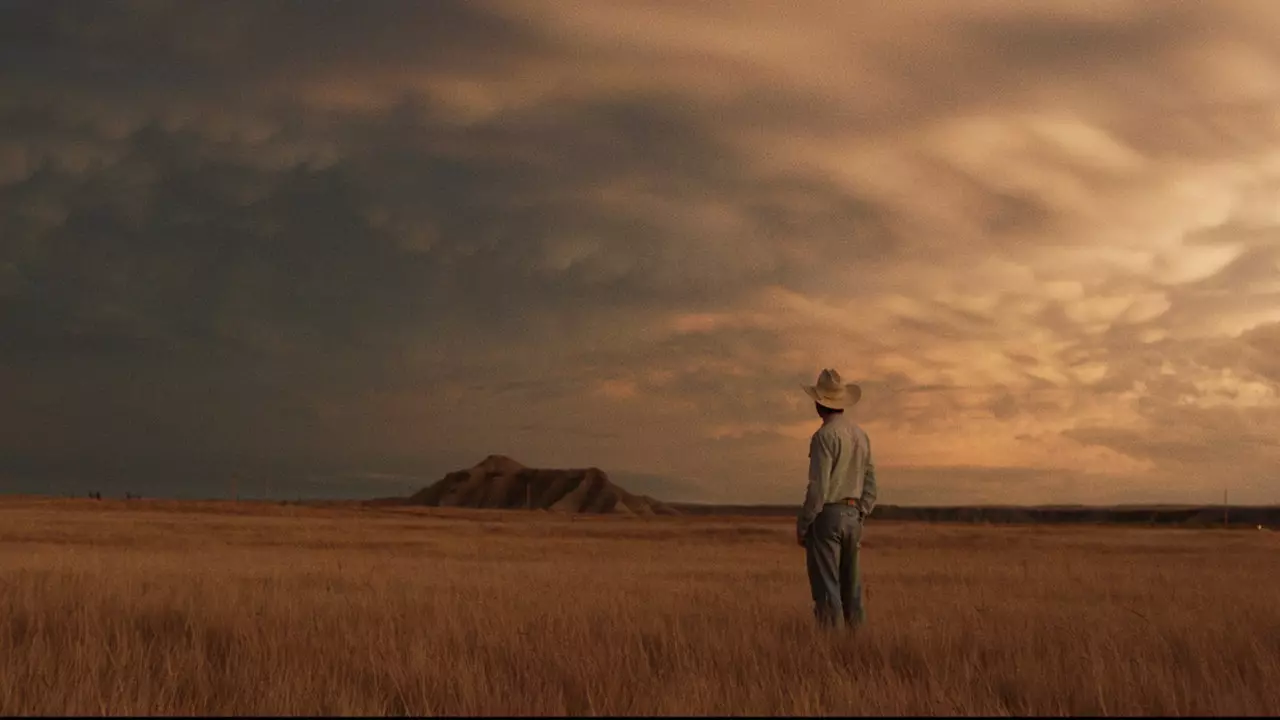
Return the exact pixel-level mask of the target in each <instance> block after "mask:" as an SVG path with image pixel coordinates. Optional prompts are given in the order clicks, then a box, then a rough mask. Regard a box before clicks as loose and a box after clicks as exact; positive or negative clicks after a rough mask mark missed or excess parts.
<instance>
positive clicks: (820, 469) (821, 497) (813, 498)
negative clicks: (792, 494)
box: [796, 433, 835, 535]
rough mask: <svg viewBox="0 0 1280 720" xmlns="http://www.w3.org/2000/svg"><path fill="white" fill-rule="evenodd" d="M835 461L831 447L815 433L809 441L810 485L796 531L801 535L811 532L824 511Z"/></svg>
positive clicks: (801, 508) (797, 521)
mask: <svg viewBox="0 0 1280 720" xmlns="http://www.w3.org/2000/svg"><path fill="white" fill-rule="evenodd" d="M834 461H835V458H834V457H832V453H831V448H829V447H828V446H827V444H826V443H824V442H823V441H822V436H821V435H820V434H817V433H815V434H814V436H813V439H812V440H810V441H809V487H808V489H806V490H805V494H804V504H803V505H802V506H801V507H800V516H799V517H798V518H796V532H797V533H798V534H800V535H804V534H806V533H808V532H809V526H810V525H812V524H813V521H814V519H815V518H817V517H818V513H820V512H822V505H823V503H824V502H825V501H826V497H827V488H828V486H829V485H830V483H831V468H832V466H833V465H834Z"/></svg>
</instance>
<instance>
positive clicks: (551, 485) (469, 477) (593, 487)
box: [409, 455, 678, 515]
mask: <svg viewBox="0 0 1280 720" xmlns="http://www.w3.org/2000/svg"><path fill="white" fill-rule="evenodd" d="M409 502H410V503H411V504H414V505H430V506H434V507H466V508H492V509H529V510H552V511H561V512H570V513H619V514H624V515H676V514H678V513H677V511H676V510H674V509H673V508H672V507H671V506H669V505H667V504H666V503H663V502H660V501H658V500H654V499H653V498H650V497H647V496H644V495H633V494H631V493H629V492H627V491H626V490H625V489H623V488H621V487H618V486H617V485H615V484H613V483H612V482H610V480H609V477H608V475H606V474H605V473H604V471H603V470H600V469H599V468H594V467H591V468H583V469H575V470H550V469H539V468H528V467H525V466H524V465H521V464H520V463H518V462H516V461H515V460H512V459H511V458H508V457H504V456H502V455H490V456H489V457H487V458H485V459H484V460H483V461H481V462H480V463H479V464H477V465H476V466H474V467H472V468H469V469H467V470H458V471H456V472H451V473H449V474H448V475H445V476H444V477H443V478H442V479H441V480H439V481H438V482H436V483H433V484H432V485H430V486H428V487H425V488H423V489H422V490H420V491H418V492H417V493H415V494H414V495H412V496H411V497H410V498H409Z"/></svg>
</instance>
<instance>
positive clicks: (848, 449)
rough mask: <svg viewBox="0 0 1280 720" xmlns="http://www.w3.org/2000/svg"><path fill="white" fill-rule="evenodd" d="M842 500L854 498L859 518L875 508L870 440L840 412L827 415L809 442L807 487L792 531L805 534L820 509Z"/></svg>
mask: <svg viewBox="0 0 1280 720" xmlns="http://www.w3.org/2000/svg"><path fill="white" fill-rule="evenodd" d="M842 498H857V500H858V509H859V510H860V511H861V513H862V515H863V517H865V516H867V515H870V514H871V511H872V510H873V509H875V506H876V468H875V464H874V463H873V462H872V461H871V439H870V438H868V437H867V433H866V432H864V431H863V429H862V428H860V427H858V426H857V425H856V424H854V422H853V421H852V420H849V419H848V418H846V417H845V415H844V413H840V414H837V415H831V416H828V417H827V419H826V420H825V421H823V423H822V427H820V428H818V431H817V432H815V433H814V434H813V438H812V439H811V440H810V441H809V488H808V490H807V491H806V492H805V495H804V505H803V506H802V507H801V508H800V516H799V517H798V518H797V519H796V531H797V532H798V533H800V535H804V534H806V533H808V531H809V526H810V525H811V524H812V523H813V520H814V518H816V517H818V513H820V512H822V506H823V505H825V504H827V503H831V502H835V501H837V500H840V499H842Z"/></svg>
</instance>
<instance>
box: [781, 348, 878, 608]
mask: <svg viewBox="0 0 1280 720" xmlns="http://www.w3.org/2000/svg"><path fill="white" fill-rule="evenodd" d="M802 387H803V388H804V391H805V392H806V393H808V395H809V397H811V398H813V401H814V404H815V405H816V407H817V410H818V416H819V417H821V418H822V427H820V428H818V431H817V432H815V433H814V434H813V439H811V440H810V441H809V489H808V491H807V492H805V496H804V506H803V507H802V508H801V509H800V516H799V518H797V521H796V541H797V542H798V543H799V544H800V545H802V546H804V548H805V554H806V556H807V561H808V566H809V587H810V589H812V591H813V612H814V615H815V616H816V617H817V619H818V621H819V622H820V623H822V624H824V625H840V624H841V623H842V622H844V623H847V624H849V625H853V626H856V625H859V624H861V623H862V621H863V620H864V619H865V611H864V610H863V607H862V578H861V576H860V573H859V570H858V548H859V546H860V543H861V540H862V521H863V520H864V519H866V517H867V516H868V515H870V514H871V511H872V510H873V509H874V508H875V506H876V473H875V465H874V464H873V463H872V462H871V441H870V440H869V439H868V438H867V434H866V433H865V432H863V430H862V428H860V427H858V426H857V425H855V424H854V422H853V421H852V420H851V419H849V418H848V417H847V416H846V413H845V410H847V409H849V408H852V407H853V406H854V405H856V404H857V403H858V400H860V399H862V388H860V387H858V386H857V385H854V384H848V385H846V384H845V383H844V381H843V380H841V379H840V373H838V372H836V371H835V370H823V371H822V373H821V374H820V375H819V376H818V382H817V384H815V385H804V386H802Z"/></svg>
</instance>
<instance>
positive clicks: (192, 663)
mask: <svg viewBox="0 0 1280 720" xmlns="http://www.w3.org/2000/svg"><path fill="white" fill-rule="evenodd" d="M863 567H864V576H865V580H866V585H867V588H868V591H867V594H868V624H867V625H866V626H864V627H863V628H861V629H860V630H858V631H857V632H856V633H851V632H823V631H820V630H819V629H817V628H815V627H814V626H813V624H812V622H811V615H810V601H809V597H808V586H807V584H806V581H805V576H804V562H803V551H802V550H801V549H800V548H798V547H796V546H795V545H794V542H793V540H792V524H791V522H790V521H788V520H785V519H747V518H738V519H726V518H697V519H693V518H656V519H648V520H645V519H625V518H611V517H577V518H572V517H565V516H557V515H553V514H549V513H542V512H533V513H518V512H487V513H480V512H471V513H468V512H465V511H444V510H430V511H428V510H424V509H409V508H367V507H358V506H351V507H339V506H334V507H323V508H320V507H303V506H298V505H272V504H266V503H261V504H254V503H230V502H223V503H218V502H208V503H179V502H163V501H137V500H135V501H129V502H124V501H102V502H94V501H88V500H41V499H31V498H11V499H6V500H0V715H63V714H67V715H126V714H141V715H152V714H166V715H222V714H228V715H242V714H266V715H300V714H302V715H313V714H314V715H403V714H410V715H460V714H461V715H468V714H486V715H494V714H512V715H544V714H570V715H604V714H623V715H640V714H695V715H700V714H701V715H705V714H731V715H733V714H766V715H771V714H800V715H815V714H841V715H845V714H995V715H1027V714H1037V715H1066V714H1089V715H1098V714H1104V715H1105V714H1160V715H1207V714H1208V715H1218V714H1243V715H1265V714H1276V713H1280V602H1278V599H1280V572H1278V570H1280V533H1272V532H1256V531H1221V530H1181V529H1142V528H1125V529H1115V528H1106V527H1060V526H1021V527H1019V526H994V527H992V526H962V525H930V524H924V523H892V522H887V521H879V522H877V521H874V520H873V521H872V522H870V523H869V524H868V526H867V529H866V537H865V540H864V543H863Z"/></svg>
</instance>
